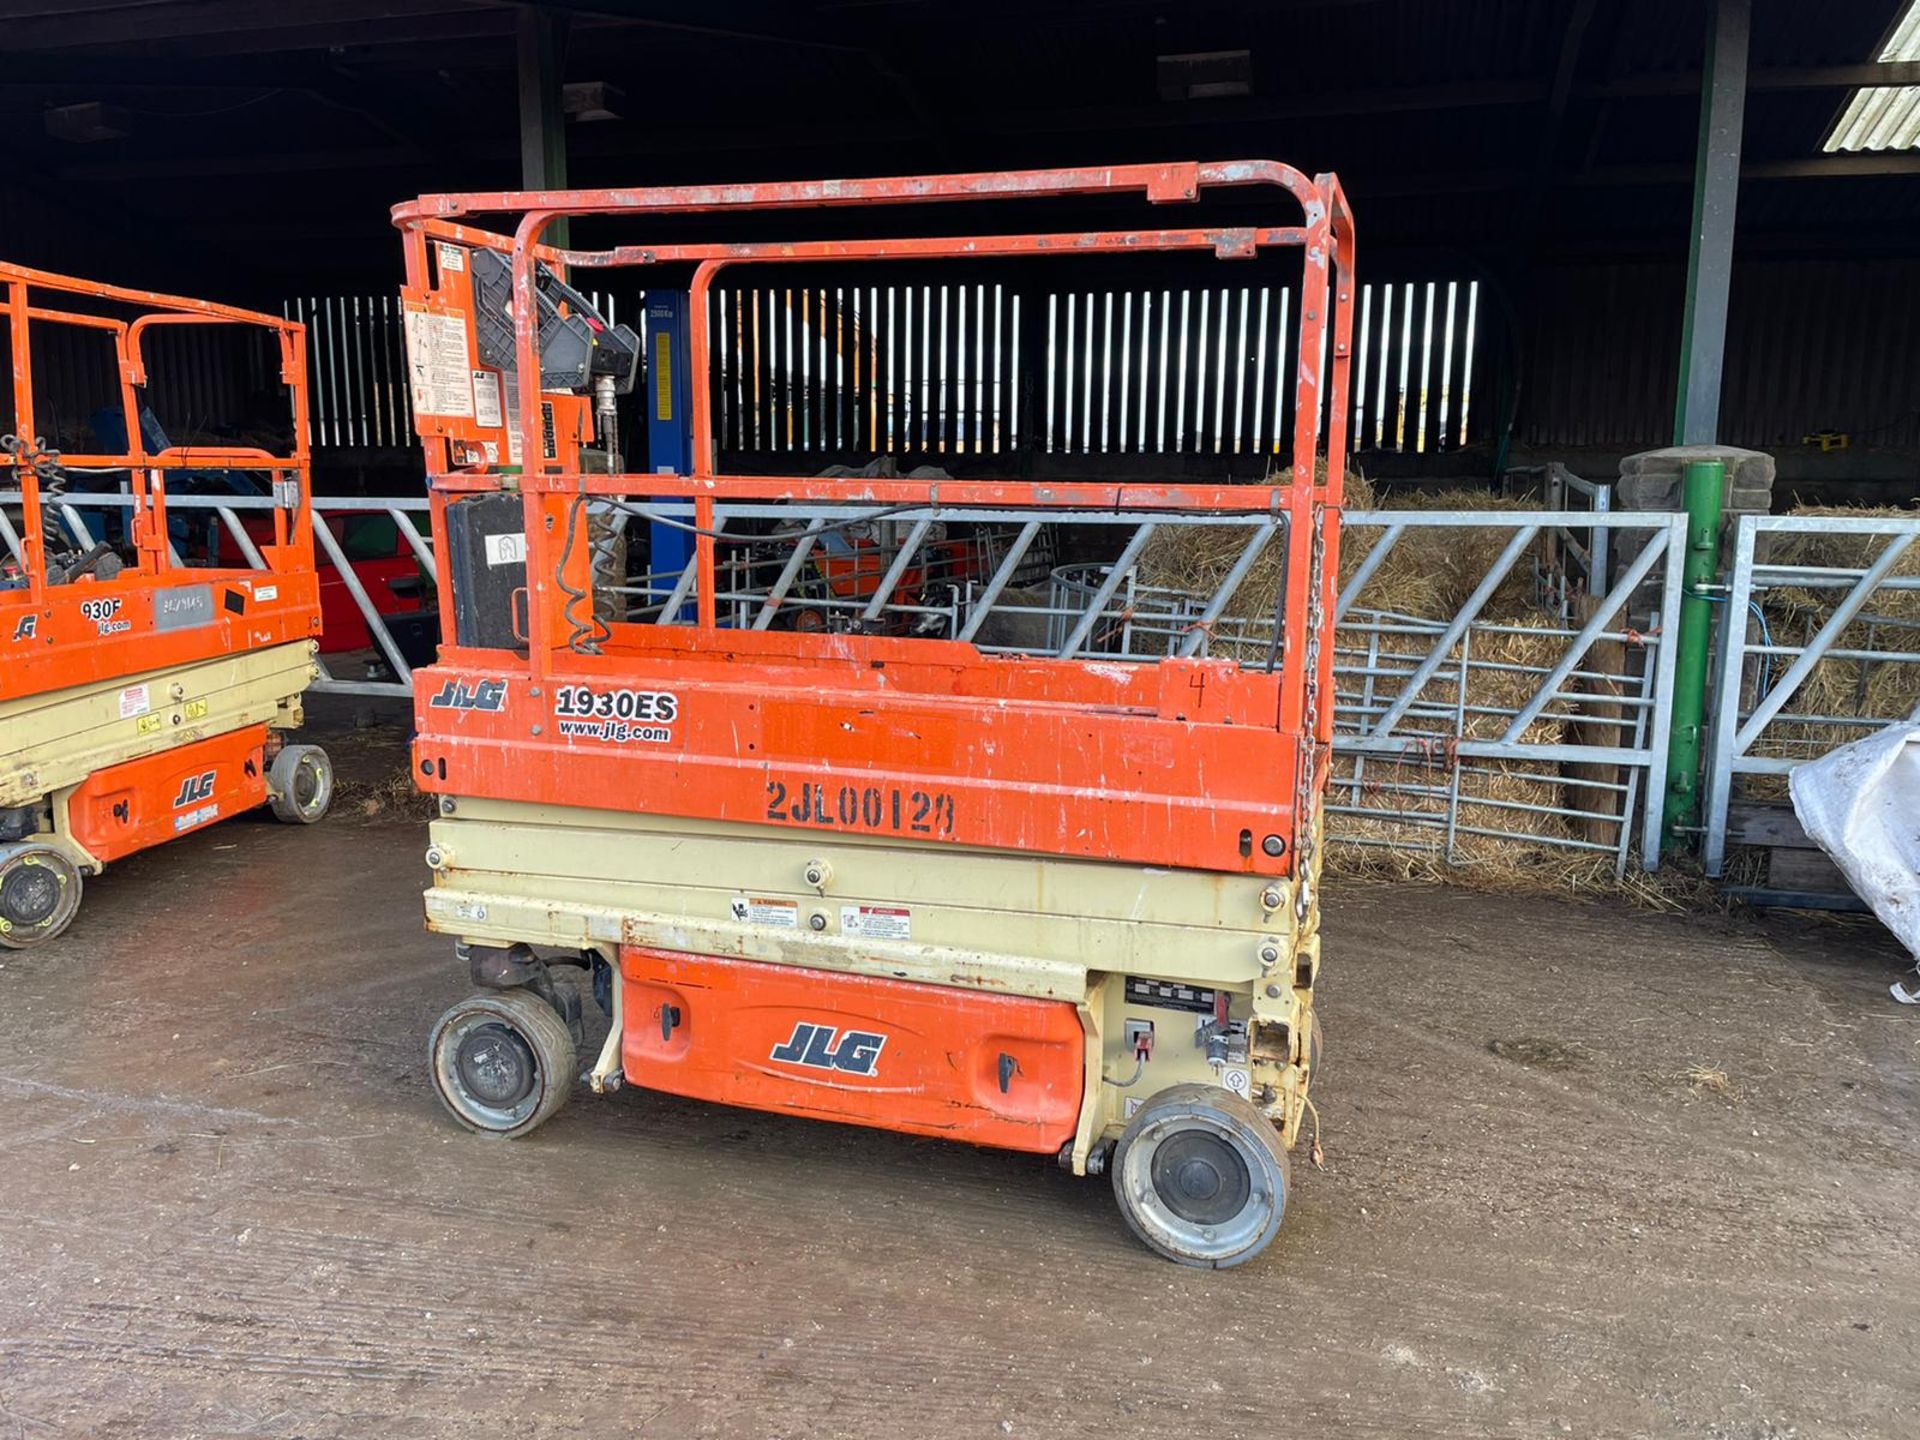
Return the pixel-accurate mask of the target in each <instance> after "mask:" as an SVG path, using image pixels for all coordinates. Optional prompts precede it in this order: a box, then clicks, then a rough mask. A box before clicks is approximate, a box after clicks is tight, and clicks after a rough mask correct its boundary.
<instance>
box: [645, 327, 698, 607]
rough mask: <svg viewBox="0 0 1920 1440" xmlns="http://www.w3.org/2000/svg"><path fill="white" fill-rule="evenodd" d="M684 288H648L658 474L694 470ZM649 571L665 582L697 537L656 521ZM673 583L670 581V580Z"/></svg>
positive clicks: (650, 432)
mask: <svg viewBox="0 0 1920 1440" xmlns="http://www.w3.org/2000/svg"><path fill="white" fill-rule="evenodd" d="M687 310H688V305H687V295H686V293H685V292H684V291H669V290H649V291H648V292H647V319H646V347H647V357H646V364H647V381H646V406H647V469H648V470H649V471H650V472H652V473H653V474H655V475H690V474H692V473H693V422H692V415H691V410H692V406H693V383H692V375H691V371H692V355H691V352H690V346H689V341H688V333H687ZM651 529H652V537H651V538H652V543H653V552H652V557H653V558H652V560H651V562H650V563H649V565H648V567H647V568H648V570H649V571H651V572H652V574H653V575H654V576H655V577H656V578H655V583H656V584H659V583H662V580H663V579H664V577H666V576H669V575H678V574H679V573H680V572H681V571H682V570H684V569H685V568H686V566H687V564H688V562H689V561H691V560H692V558H693V536H692V535H690V534H688V533H687V532H686V531H685V530H676V529H674V528H673V527H672V526H670V525H661V524H659V523H658V522H656V523H655V524H654V525H653V526H652V527H651ZM669 583H670V582H669Z"/></svg>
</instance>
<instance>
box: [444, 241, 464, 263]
mask: <svg viewBox="0 0 1920 1440" xmlns="http://www.w3.org/2000/svg"><path fill="white" fill-rule="evenodd" d="M440 268H441V269H442V270H465V269H466V268H467V252H466V251H465V250H462V249H461V248H460V247H459V246H458V245H449V244H447V243H446V241H444V240H443V241H441V242H440Z"/></svg>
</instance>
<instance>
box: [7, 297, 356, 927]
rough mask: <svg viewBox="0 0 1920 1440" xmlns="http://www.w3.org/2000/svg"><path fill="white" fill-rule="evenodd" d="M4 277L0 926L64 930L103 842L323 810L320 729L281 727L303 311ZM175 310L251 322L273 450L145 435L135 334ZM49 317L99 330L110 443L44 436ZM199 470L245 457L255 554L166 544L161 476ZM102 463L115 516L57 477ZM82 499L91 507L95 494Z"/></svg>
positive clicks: (312, 590)
mask: <svg viewBox="0 0 1920 1440" xmlns="http://www.w3.org/2000/svg"><path fill="white" fill-rule="evenodd" d="M0 285H4V286H5V287H6V292H7V311H6V315H7V319H8V322H9V329H10V337H11V342H12V344H11V351H10V354H9V357H8V358H9V360H10V362H11V366H10V368H11V376H10V381H11V383H10V385H9V387H8V390H9V398H10V401H11V417H12V419H13V423H14V425H15V429H16V432H17V433H13V434H8V435H7V436H5V438H4V441H0V492H11V493H7V494H0V531H3V532H4V535H3V537H0V538H4V539H5V541H6V544H7V550H8V552H9V553H8V559H7V564H6V567H5V570H4V572H0V946H4V947H7V948H12V949H20V948H25V947H28V946H31V945H37V944H42V943H44V942H46V941H49V940H51V939H53V938H54V937H55V936H56V935H58V934H59V933H60V932H61V931H62V930H64V929H65V928H66V927H67V925H68V924H70V923H71V922H72V920H73V917H74V915H75V914H76V912H77V911H78V909H79V904H80V895H81V887H82V884H83V880H82V877H83V876H85V875H90V874H97V873H99V871H101V870H102V869H104V868H105V866H106V865H107V864H108V863H109V862H111V861H114V860H118V859H121V858H122V857H124V856H126V855H130V854H133V853H134V852H136V851H139V850H144V849H147V848H149V847H150V846H153V845H157V844H160V843H162V842H164V841H166V840H170V839H173V838H175V837H176V836H179V835H184V834H186V833H188V832H190V831H193V830H197V829H200V828H202V827H204V826H206V825H210V824H213V823H214V822H216V821H218V820H220V819H223V818H225V817H227V816H229V815H233V814H237V813H239V812H241V811H244V810H248V809H251V808H253V807H255V806H259V805H263V804H266V805H271V806H272V808H273V811H274V813H275V815H277V816H279V817H280V818H281V819H284V820H289V821H295V822H301V823H310V822H312V821H314V820H317V819H319V818H320V817H321V816H322V815H323V814H325V812H326V809H327V805H328V802H329V800H330V798H331V795H332V789H333V772H332V769H331V766H330V765H329V763H328V761H327V757H326V754H325V752H324V751H322V750H320V749H319V748H318V747H316V746H311V745H284V744H283V743H282V735H283V733H284V732H285V731H286V730H289V729H292V728H295V727H297V726H298V725H299V724H300V723H301V708H300V700H301V695H302V693H303V692H304V691H305V690H306V688H307V685H308V684H309V683H310V682H311V680H312V679H313V678H315V675H316V671H315V668H314V661H313V656H314V652H315V650H316V648H317V646H316V640H315V637H316V636H317V635H318V634H319V631H320V609H319V587H318V582H317V579H316V576H315V573H314V564H313V536H312V531H311V528H310V525H311V521H310V519H309V513H308V508H307V499H308V459H307V443H306V434H307V414H306V378H305V368H304V367H305V341H304V333H303V331H302V327H301V326H299V325H298V324H296V323H293V322H291V321H286V320H282V319H279V318H277V317H274V316H270V315H261V314H256V313H254V312H251V311H245V310H236V309H233V308H231V307H229V306H223V305H214V304H209V303H207V302H204V301H198V300H189V299H184V298H182V297H178V296H170V295H159V294H154V293H152V292H148V291H140V290H129V289H125V288H123V287H119V286H112V285H100V284H94V283H91V282H87V281H81V280H73V279H69V278H66V277H63V276H57V275H50V274H47V273H45V272H42V271H35V270H26V269H22V268H19V267H17V266H6V265H0ZM178 325H218V326H253V327H260V328H262V329H264V330H265V331H266V332H268V334H269V335H270V336H271V337H272V338H273V341H274V343H275V346H276V349H277V354H278V360H279V364H280V378H281V380H282V382H283V383H284V385H285V386H286V388H287V391H288V395H289V401H290V417H289V418H290V422H291V435H292V444H291V446H290V447H289V449H288V451H287V452H286V453H284V454H279V455H276V454H272V453H269V452H268V451H265V450H256V449H240V448H234V447H224V446H222V447H210V446H190V447H189V446H174V447H168V448H163V449H158V450H149V448H148V446H147V441H146V434H147V431H146V428H145V427H144V426H143V425H142V423H141V421H142V419H143V415H142V406H143V396H144V393H145V388H146V384H147V369H146V364H147V362H146V357H145V355H144V354H143V341H144V340H145V339H146V338H147V337H149V336H150V335H151V334H152V333H153V330H154V329H155V327H160V326H169V327H170V326H178ZM56 326H64V327H72V328H77V329H80V330H82V331H87V332H92V333H93V334H94V335H95V336H96V337H97V338H98V339H99V340H100V342H101V343H103V344H110V345H111V347H112V350H113V355H114V360H115V365H116V371H117V375H118V378H119V409H120V418H121V419H122V421H123V423H124V425H125V433H126V435H127V436H128V440H127V445H128V449H127V450H126V451H125V452H124V453H117V454H108V453H101V454H84V455H78V454H62V453H61V452H59V451H58V450H56V449H55V448H53V447H52V446H51V445H50V444H49V443H48V442H47V441H46V440H45V439H43V438H42V437H41V434H40V430H39V427H38V426H37V425H36V423H35V420H36V409H35V401H36V395H35V386H34V376H33V366H32V356H33V353H34V351H33V336H34V334H35V332H37V331H41V330H44V329H48V328H51V327H56ZM44 398H45V397H42V399H43V401H44ZM43 408H44V407H43ZM209 471H245V472H249V473H253V474H257V475H260V476H262V477H264V478H263V482H262V483H263V485H264V486H266V487H270V490H271V493H272V495H273V496H274V497H275V499H276V501H277V502H278V504H277V507H276V508H275V510H274V512H273V535H272V539H271V541H270V542H269V543H267V544H264V545H260V546H258V547H253V546H252V545H251V542H249V551H250V554H249V558H257V559H258V561H259V563H258V564H257V565H249V566H247V567H245V568H238V567H218V566H194V567H189V566H186V565H183V564H181V563H180V562H179V558H178V555H177V553H176V551H175V549H174V547H173V545H172V544H171V542H170V539H169V530H168V523H167V507H166V495H167V484H168V481H169V479H170V478H171V477H173V476H176V475H179V474H181V473H183V472H193V473H196V474H204V473H205V472H209ZM103 476H104V477H113V478H115V479H117V480H118V481H119V482H120V483H119V497H118V500H119V507H120V509H121V510H122V512H123V513H122V514H121V515H120V516H119V517H118V519H119V520H120V521H121V522H122V523H120V524H118V525H106V526H102V528H101V530H100V531H98V532H96V531H95V530H93V529H92V528H91V527H90V526H89V525H88V522H87V520H86V518H85V517H84V516H83V514H82V513H81V509H80V507H79V506H78V505H76V504H75V503H74V497H73V496H72V495H71V494H70V493H69V488H70V486H71V484H72V483H73V482H74V481H75V480H76V479H79V478H87V479H90V480H97V479H98V478H99V477H103ZM87 498H88V502H89V505H88V508H92V509H95V510H96V513H97V506H98V502H99V500H100V497H99V496H98V495H90V496H88V497H87ZM109 536H113V537H117V538H108V537H109Z"/></svg>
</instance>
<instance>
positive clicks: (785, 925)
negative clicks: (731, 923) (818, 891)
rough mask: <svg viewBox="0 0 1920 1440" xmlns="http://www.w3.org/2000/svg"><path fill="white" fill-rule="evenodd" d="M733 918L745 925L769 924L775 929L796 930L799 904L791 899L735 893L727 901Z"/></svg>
mask: <svg viewBox="0 0 1920 1440" xmlns="http://www.w3.org/2000/svg"><path fill="white" fill-rule="evenodd" d="M727 905H728V908H729V909H730V910H732V912H733V918H734V919H735V920H738V921H740V922H741V923H742V924H746V925H770V926H772V927H773V928H774V929H775V930H798V929H799V928H800V906H799V903H798V902H797V901H793V900H769V899H767V898H765V897H764V896H760V895H736V896H734V897H733V899H731V900H730V901H728V902H727Z"/></svg>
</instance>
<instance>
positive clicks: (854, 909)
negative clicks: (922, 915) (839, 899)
mask: <svg viewBox="0 0 1920 1440" xmlns="http://www.w3.org/2000/svg"><path fill="white" fill-rule="evenodd" d="M840 933H841V934H842V935H858V936H860V937H861V938H862V939H866V940H911V939H912V938H913V912H912V911H911V910H909V909H907V907H906V906H904V905H842V906H841V907H840Z"/></svg>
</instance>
